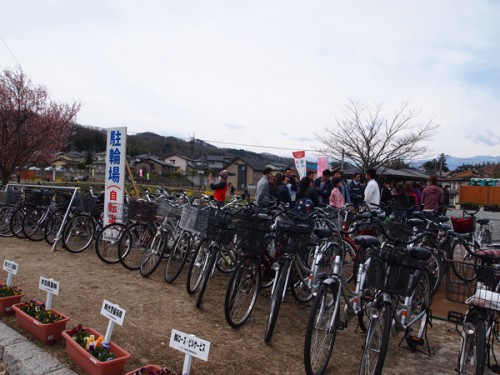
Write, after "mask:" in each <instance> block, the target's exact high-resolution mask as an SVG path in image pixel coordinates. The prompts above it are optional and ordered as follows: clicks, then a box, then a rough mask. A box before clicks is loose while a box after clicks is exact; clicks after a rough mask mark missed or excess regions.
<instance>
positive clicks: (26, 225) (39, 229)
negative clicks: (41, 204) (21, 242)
mask: <svg viewBox="0 0 500 375" xmlns="http://www.w3.org/2000/svg"><path fill="white" fill-rule="evenodd" d="M45 215H46V213H45V209H42V208H38V207H35V208H33V209H31V210H29V211H28V212H26V214H25V215H24V217H23V224H22V230H23V233H24V237H25V238H27V239H29V240H31V241H35V242H38V241H41V240H43V239H44V238H45V224H46V223H47V217H45Z"/></svg>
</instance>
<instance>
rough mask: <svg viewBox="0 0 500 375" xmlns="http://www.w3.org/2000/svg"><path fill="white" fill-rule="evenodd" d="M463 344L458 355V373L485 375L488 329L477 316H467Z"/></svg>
mask: <svg viewBox="0 0 500 375" xmlns="http://www.w3.org/2000/svg"><path fill="white" fill-rule="evenodd" d="M466 329H467V330H470V331H471V332H468V333H467V332H464V333H463V335H464V336H463V337H462V343H461V345H460V353H459V355H458V373H459V374H460V375H465V374H475V375H479V374H483V373H484V367H485V362H486V329H485V322H484V320H482V319H479V317H478V316H477V314H473V315H472V316H467V317H466V321H465V324H464V330H466Z"/></svg>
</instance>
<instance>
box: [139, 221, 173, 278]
mask: <svg viewBox="0 0 500 375" xmlns="http://www.w3.org/2000/svg"><path fill="white" fill-rule="evenodd" d="M158 230H161V229H158ZM169 236H172V233H171V232H170V230H168V229H167V230H161V233H156V234H155V235H154V237H153V238H152V240H151V242H150V243H149V245H148V246H147V247H146V249H145V250H144V252H143V253H142V256H141V264H140V266H139V272H140V274H141V276H142V277H148V276H150V275H151V274H152V273H153V272H154V271H155V270H156V269H157V268H158V266H159V265H160V263H161V260H162V259H163V255H164V254H165V252H166V250H167V245H168V240H169Z"/></svg>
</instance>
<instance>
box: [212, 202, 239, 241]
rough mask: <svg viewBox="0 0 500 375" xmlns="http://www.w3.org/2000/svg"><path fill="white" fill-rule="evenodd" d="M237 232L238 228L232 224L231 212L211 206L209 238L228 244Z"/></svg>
mask: <svg viewBox="0 0 500 375" xmlns="http://www.w3.org/2000/svg"><path fill="white" fill-rule="evenodd" d="M235 234H236V228H235V226H234V225H233V224H231V216H230V215H229V213H225V212H223V211H220V210H218V209H217V208H212V207H211V208H210V210H209V211H208V224H207V238H208V239H209V240H212V241H217V242H219V243H221V244H228V243H230V242H231V241H232V239H233V237H234V235H235Z"/></svg>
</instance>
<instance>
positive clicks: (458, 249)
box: [448, 239, 479, 282]
mask: <svg viewBox="0 0 500 375" xmlns="http://www.w3.org/2000/svg"><path fill="white" fill-rule="evenodd" d="M470 246H471V244H469V243H467V242H465V241H463V240H462V239H457V240H455V241H454V242H453V243H452V244H451V254H449V256H448V258H449V259H451V260H453V261H454V262H452V263H451V268H452V270H453V272H455V275H457V277H458V278H459V279H460V280H462V281H466V282H467V281H472V280H474V279H475V278H476V273H475V272H472V271H473V267H468V266H462V263H470V264H474V263H476V262H477V258H476V257H472V256H471V255H470V254H469V252H468V250H470V251H471V252H474V249H477V248H478V247H479V245H477V247H475V248H474V249H471V248H470ZM474 246H476V245H474Z"/></svg>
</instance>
